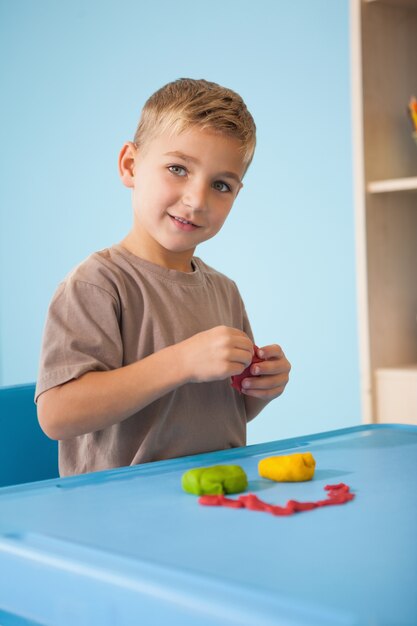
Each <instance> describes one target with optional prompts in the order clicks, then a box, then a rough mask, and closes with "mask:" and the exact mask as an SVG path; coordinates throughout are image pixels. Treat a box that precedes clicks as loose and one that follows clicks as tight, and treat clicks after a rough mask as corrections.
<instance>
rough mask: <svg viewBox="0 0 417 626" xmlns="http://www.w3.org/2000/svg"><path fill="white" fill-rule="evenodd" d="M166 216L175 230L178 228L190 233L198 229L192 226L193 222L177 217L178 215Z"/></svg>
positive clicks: (194, 225)
mask: <svg viewBox="0 0 417 626" xmlns="http://www.w3.org/2000/svg"><path fill="white" fill-rule="evenodd" d="M168 215H169V217H170V218H171V220H172V222H174V224H175V226H177V228H180V229H181V230H187V231H190V230H195V229H196V228H200V226H198V224H193V222H190V221H189V220H186V219H185V218H184V217H179V216H178V215H170V214H169V213H168Z"/></svg>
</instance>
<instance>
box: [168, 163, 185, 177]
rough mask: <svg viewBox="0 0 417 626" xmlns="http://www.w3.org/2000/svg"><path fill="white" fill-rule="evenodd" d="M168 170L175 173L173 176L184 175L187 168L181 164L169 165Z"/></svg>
mask: <svg viewBox="0 0 417 626" xmlns="http://www.w3.org/2000/svg"><path fill="white" fill-rule="evenodd" d="M168 170H169V171H170V172H171V174H175V176H186V174H187V170H186V169H185V167H182V166H181V165H170V166H169V167H168Z"/></svg>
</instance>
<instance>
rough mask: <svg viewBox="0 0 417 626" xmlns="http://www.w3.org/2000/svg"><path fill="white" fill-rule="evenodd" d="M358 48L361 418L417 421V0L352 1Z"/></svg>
mask: <svg viewBox="0 0 417 626" xmlns="http://www.w3.org/2000/svg"><path fill="white" fill-rule="evenodd" d="M351 53H352V59H351V61H352V63H351V65H352V109H353V134H354V179H355V212H356V248H357V255H356V256H357V278H358V320H359V341H360V366H361V387H362V408H363V418H364V421H365V422H378V421H387V414H388V413H387V410H386V408H387V406H388V405H389V406H390V407H391V408H390V411H389V413H390V415H392V407H397V408H398V414H397V415H396V419H395V420H394V419H391V420H390V421H396V422H404V423H417V403H416V401H415V397H416V394H415V393H414V391H413V389H414V385H415V388H416V389H417V144H416V142H415V141H414V139H413V137H412V126H411V123H410V120H409V119H408V116H407V105H408V102H409V99H410V97H411V96H413V95H414V96H416V97H417V0H351ZM401 381H402V382H401Z"/></svg>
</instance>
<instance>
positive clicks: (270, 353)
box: [257, 343, 285, 359]
mask: <svg viewBox="0 0 417 626" xmlns="http://www.w3.org/2000/svg"><path fill="white" fill-rule="evenodd" d="M257 356H259V358H260V359H273V358H276V359H280V358H282V357H283V356H285V355H284V351H283V349H282V348H281V346H279V345H278V344H276V343H274V344H272V345H270V346H262V347H261V348H258V351H257Z"/></svg>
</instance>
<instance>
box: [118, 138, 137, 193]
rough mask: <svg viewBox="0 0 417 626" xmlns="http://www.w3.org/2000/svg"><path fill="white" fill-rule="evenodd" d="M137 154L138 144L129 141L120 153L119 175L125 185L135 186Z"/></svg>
mask: <svg viewBox="0 0 417 626" xmlns="http://www.w3.org/2000/svg"><path fill="white" fill-rule="evenodd" d="M135 155H136V146H135V144H134V143H132V142H131V141H127V142H126V143H125V144H124V146H123V148H122V149H121V151H120V154H119V176H120V179H121V181H122V183H123V184H124V186H125V187H129V188H131V189H132V188H133V187H134V186H135Z"/></svg>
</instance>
